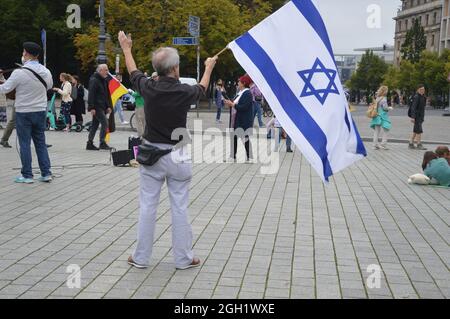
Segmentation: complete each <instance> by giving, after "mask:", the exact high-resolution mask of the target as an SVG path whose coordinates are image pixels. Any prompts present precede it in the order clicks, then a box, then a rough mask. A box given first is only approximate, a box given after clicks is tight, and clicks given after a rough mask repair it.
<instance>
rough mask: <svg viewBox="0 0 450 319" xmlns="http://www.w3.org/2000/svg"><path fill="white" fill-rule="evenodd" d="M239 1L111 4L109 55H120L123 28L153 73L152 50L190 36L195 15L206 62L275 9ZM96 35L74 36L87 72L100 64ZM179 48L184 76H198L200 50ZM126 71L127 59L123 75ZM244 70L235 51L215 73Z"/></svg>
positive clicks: (121, 0) (122, 0) (128, 0)
mask: <svg viewBox="0 0 450 319" xmlns="http://www.w3.org/2000/svg"><path fill="white" fill-rule="evenodd" d="M237 2H239V1H231V0H215V1H210V0H171V1H167V0H158V1H155V0H108V1H106V11H105V18H106V24H107V32H108V34H109V35H110V37H111V38H110V41H108V44H109V45H108V48H107V51H108V57H113V56H114V54H115V53H116V52H120V50H118V49H119V45H118V41H117V33H118V32H119V31H120V30H123V31H125V32H126V33H131V34H132V38H133V54H134V56H135V59H136V62H137V64H138V66H139V68H141V69H143V70H146V71H149V72H151V71H152V67H151V53H152V51H153V50H155V49H157V48H158V47H160V46H170V45H172V38H173V37H175V36H190V35H189V33H188V30H187V20H188V17H189V15H196V16H198V17H200V19H201V35H200V36H201V37H200V48H201V57H202V60H204V59H205V58H206V57H208V56H212V55H214V54H216V53H217V52H219V51H220V50H221V49H223V48H224V47H225V46H226V45H227V44H228V43H229V42H230V41H232V40H233V39H235V38H236V37H238V36H239V35H241V34H242V33H244V32H245V31H247V30H248V29H250V28H251V27H252V26H253V25H255V24H256V23H258V22H259V21H261V20H262V19H264V18H265V17H267V16H268V15H269V14H270V13H271V8H272V7H271V5H270V3H269V2H267V1H262V0H254V1H245V3H237ZM97 37H98V28H97V27H91V28H89V29H88V30H87V32H83V33H79V34H77V35H76V37H75V40H74V44H75V47H76V48H77V55H76V56H77V58H78V59H80V61H81V64H82V67H83V69H84V70H87V69H89V68H91V67H92V66H93V65H94V64H95V57H96V54H93V52H92V51H93V50H94V49H95V45H96V43H97V42H98V41H97ZM178 50H179V51H180V56H181V74H182V75H184V76H187V75H189V76H192V77H196V72H197V71H196V65H197V64H196V56H197V54H196V47H195V46H180V47H178ZM122 60H123V59H122ZM109 62H110V66H111V67H113V64H114V59H111V58H110V59H109ZM124 70H125V65H124V64H123V61H122V63H121V72H124ZM241 72H242V71H241V69H240V67H239V65H238V64H237V63H236V62H235V60H234V58H233V57H232V55H231V54H230V53H224V54H223V55H221V56H220V63H218V65H217V68H216V74H218V75H219V76H221V77H225V78H233V77H235V76H236V75H235V74H238V73H241Z"/></svg>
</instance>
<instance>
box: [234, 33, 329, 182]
mask: <svg viewBox="0 0 450 319" xmlns="http://www.w3.org/2000/svg"><path fill="white" fill-rule="evenodd" d="M236 44H237V45H239V47H240V48H241V49H242V51H244V52H245V54H246V55H247V56H248V57H249V59H250V60H251V61H252V62H253V64H255V66H256V67H257V68H258V69H259V71H260V72H261V74H262V75H263V76H264V79H265V80H266V82H267V83H268V84H269V86H270V88H271V89H272V91H273V93H274V94H275V96H276V97H277V99H278V100H279V102H280V104H281V105H282V106H283V108H284V111H285V112H286V114H287V115H288V116H289V117H290V119H291V120H292V122H294V124H295V125H296V126H297V127H298V129H299V130H300V132H301V133H302V134H303V136H304V137H305V138H306V140H307V141H308V142H309V144H311V146H312V148H314V150H315V151H316V153H317V155H319V157H320V159H321V160H322V164H323V174H324V177H325V180H326V181H328V177H330V176H331V175H333V171H332V169H331V165H330V162H329V161H328V152H327V143H328V141H327V136H326V135H325V133H324V132H323V131H322V129H321V128H320V126H319V125H318V124H317V123H316V121H314V119H313V118H312V117H311V115H310V114H309V113H308V111H307V110H306V109H305V107H304V106H303V105H302V103H301V102H300V101H299V100H298V98H297V97H296V96H295V94H294V93H293V92H292V90H291V89H290V88H289V86H288V84H287V83H286V81H285V80H284V79H283V77H282V76H281V74H280V73H279V72H278V70H277V68H276V66H275V64H274V63H273V61H272V60H271V59H270V57H269V55H268V54H267V53H266V52H265V51H264V49H263V48H262V47H261V46H260V45H259V44H258V42H256V41H255V39H253V37H252V36H251V35H250V34H249V33H248V32H246V33H245V34H244V35H242V36H241V37H240V38H238V39H237V40H236Z"/></svg>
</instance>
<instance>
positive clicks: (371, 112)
mask: <svg viewBox="0 0 450 319" xmlns="http://www.w3.org/2000/svg"><path fill="white" fill-rule="evenodd" d="M366 115H367V117H368V118H370V119H373V118H374V117H377V116H378V103H377V102H373V103H372V104H370V106H369V109H368V110H367V112H366Z"/></svg>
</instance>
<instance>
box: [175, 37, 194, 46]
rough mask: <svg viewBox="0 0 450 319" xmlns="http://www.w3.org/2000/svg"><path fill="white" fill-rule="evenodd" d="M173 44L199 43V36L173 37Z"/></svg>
mask: <svg viewBox="0 0 450 319" xmlns="http://www.w3.org/2000/svg"><path fill="white" fill-rule="evenodd" d="M172 44H173V45H198V41H197V38H194V37H178V38H173V41H172Z"/></svg>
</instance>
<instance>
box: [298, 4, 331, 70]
mask: <svg viewBox="0 0 450 319" xmlns="http://www.w3.org/2000/svg"><path fill="white" fill-rule="evenodd" d="M292 3H293V4H294V5H295V6H296V7H297V9H298V10H299V11H300V12H301V14H302V15H303V16H304V17H305V19H306V20H307V21H308V22H309V24H311V26H312V27H313V29H314V30H316V32H317V34H318V35H319V37H320V38H321V39H322V42H323V43H324V44H325V46H326V47H327V49H328V52H330V55H331V58H332V59H333V61H334V53H333V47H332V46H331V42H330V38H329V37H328V32H327V28H326V27H325V23H324V22H323V19H322V17H321V16H320V12H319V11H317V8H316V7H315V6H314V4H313V3H312V2H311V0H292ZM335 63H336V62H335Z"/></svg>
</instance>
